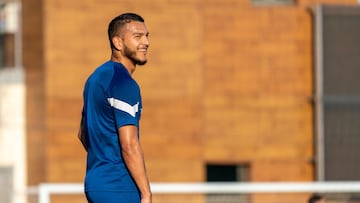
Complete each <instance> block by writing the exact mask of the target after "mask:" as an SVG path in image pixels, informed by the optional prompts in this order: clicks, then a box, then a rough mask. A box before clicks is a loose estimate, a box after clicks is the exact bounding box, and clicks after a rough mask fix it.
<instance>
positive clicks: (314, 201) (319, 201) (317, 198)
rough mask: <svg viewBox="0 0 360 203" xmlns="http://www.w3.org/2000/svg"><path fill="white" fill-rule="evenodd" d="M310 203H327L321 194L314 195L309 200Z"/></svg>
mask: <svg viewBox="0 0 360 203" xmlns="http://www.w3.org/2000/svg"><path fill="white" fill-rule="evenodd" d="M308 203H325V198H324V197H323V196H321V195H319V194H313V195H311V197H310V198H309V201H308Z"/></svg>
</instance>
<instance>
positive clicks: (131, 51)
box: [78, 13, 152, 203]
mask: <svg viewBox="0 0 360 203" xmlns="http://www.w3.org/2000/svg"><path fill="white" fill-rule="evenodd" d="M148 36H149V33H148V30H147V28H146V26H145V23H144V19H143V18H142V17H141V16H139V15H137V14H133V13H125V14H122V15H120V16H118V17H116V18H114V19H113V20H112V21H111V22H110V24H109V28H108V37H109V41H110V46H111V60H109V61H107V62H105V63H104V64H103V65H101V66H100V67H98V68H97V69H96V70H95V71H94V73H92V74H91V76H90V77H89V78H88V80H87V81H86V84H85V88H84V93H83V97H84V98H83V99H84V106H83V110H82V118H81V124H80V130H79V134H78V137H79V139H80V140H81V143H82V144H83V146H84V148H85V150H86V151H87V167H86V177H85V194H86V198H87V200H88V202H90V203H139V202H141V203H151V201H152V197H151V196H152V195H151V190H150V184H149V180H148V177H147V174H146V170H145V163H144V157H143V151H142V148H141V145H140V142H139V119H140V114H141V108H142V101H141V95H140V89H139V86H138V84H137V83H136V81H135V80H134V79H133V78H132V76H131V74H132V73H133V72H134V71H135V69H136V66H137V65H144V64H145V63H146V61H147V58H146V53H147V49H148V47H149V39H148Z"/></svg>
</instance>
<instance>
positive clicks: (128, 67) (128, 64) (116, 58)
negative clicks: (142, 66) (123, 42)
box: [111, 54, 136, 74]
mask: <svg viewBox="0 0 360 203" xmlns="http://www.w3.org/2000/svg"><path fill="white" fill-rule="evenodd" d="M111 61H114V62H117V63H121V64H122V65H123V66H124V67H125V68H126V70H128V71H129V73H130V74H133V73H134V72H135V69H136V66H135V65H134V64H133V63H132V61H130V60H128V59H126V58H122V57H119V56H116V55H114V54H112V55H111Z"/></svg>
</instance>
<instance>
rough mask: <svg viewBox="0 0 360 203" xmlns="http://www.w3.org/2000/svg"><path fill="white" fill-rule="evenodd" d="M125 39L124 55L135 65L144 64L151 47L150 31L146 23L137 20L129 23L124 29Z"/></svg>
mask: <svg viewBox="0 0 360 203" xmlns="http://www.w3.org/2000/svg"><path fill="white" fill-rule="evenodd" d="M123 41H124V45H123V52H122V53H123V55H124V56H125V57H127V58H128V59H130V60H131V61H132V62H133V63H134V64H135V65H144V64H145V63H146V62H147V58H146V53H147V49H148V47H149V32H148V30H147V28H146V26H145V24H144V23H142V22H137V21H132V22H130V23H127V24H126V27H125V28H124V30H123Z"/></svg>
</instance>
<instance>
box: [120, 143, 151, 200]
mask: <svg viewBox="0 0 360 203" xmlns="http://www.w3.org/2000/svg"><path fill="white" fill-rule="evenodd" d="M122 153H123V157H124V161H125V164H126V166H127V167H128V169H129V171H130V173H131V176H132V177H133V178H134V180H135V182H136V184H137V186H138V188H139V190H140V192H141V196H142V198H145V199H146V198H148V199H149V200H151V189H150V183H149V180H148V177H147V174H146V169H145V161H144V156H143V152H142V148H141V145H140V143H136V144H134V145H131V146H128V147H125V148H123V149H122Z"/></svg>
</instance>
